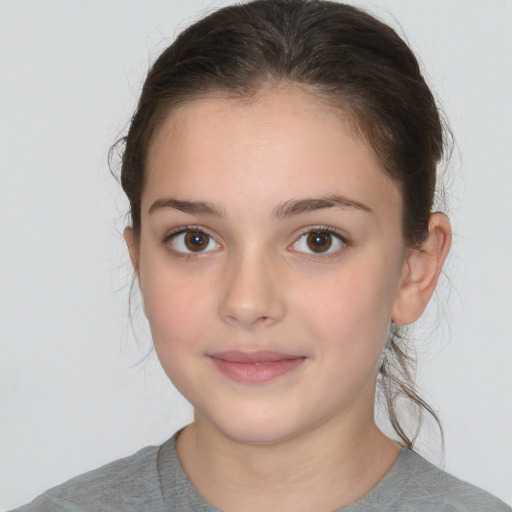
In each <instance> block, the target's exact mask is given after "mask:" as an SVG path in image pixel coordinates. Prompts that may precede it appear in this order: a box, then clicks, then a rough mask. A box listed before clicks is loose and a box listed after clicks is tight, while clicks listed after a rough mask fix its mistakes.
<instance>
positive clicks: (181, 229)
mask: <svg viewBox="0 0 512 512" xmlns="http://www.w3.org/2000/svg"><path fill="white" fill-rule="evenodd" d="M190 232H195V233H204V234H205V235H206V236H208V237H209V238H210V239H211V240H213V242H214V243H215V244H216V245H217V248H216V249H218V248H220V247H221V244H220V243H219V242H218V241H217V237H216V236H214V235H213V234H211V232H210V231H209V230H208V229H207V228H205V227H203V226H198V225H196V224H193V225H184V226H177V227H175V228H172V229H170V230H169V231H167V232H166V233H165V235H164V236H163V237H162V243H163V244H164V245H166V244H168V243H169V242H170V241H171V240H173V239H174V238H176V237H177V236H178V235H181V234H185V233H190ZM172 250H173V251H174V252H175V253H176V254H178V255H180V256H185V257H189V256H200V255H202V254H206V253H209V252H213V249H210V250H207V251H206V250H203V251H197V252H196V251H190V252H188V251H180V250H178V249H176V248H175V247H172Z"/></svg>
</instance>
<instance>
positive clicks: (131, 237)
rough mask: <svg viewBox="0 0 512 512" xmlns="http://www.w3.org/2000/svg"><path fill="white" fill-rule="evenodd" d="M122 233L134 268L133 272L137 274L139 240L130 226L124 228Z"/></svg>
mask: <svg viewBox="0 0 512 512" xmlns="http://www.w3.org/2000/svg"><path fill="white" fill-rule="evenodd" d="M123 235H124V239H125V242H126V245H127V247H128V252H129V254H130V260H131V262H132V265H133V269H134V270H135V273H136V274H137V275H139V242H138V240H137V237H136V236H135V232H134V231H133V228H131V227H126V228H124V232H123Z"/></svg>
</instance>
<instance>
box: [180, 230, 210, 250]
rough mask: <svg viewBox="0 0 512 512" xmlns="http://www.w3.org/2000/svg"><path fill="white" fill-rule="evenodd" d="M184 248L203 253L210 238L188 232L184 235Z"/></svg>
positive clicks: (204, 234)
mask: <svg viewBox="0 0 512 512" xmlns="http://www.w3.org/2000/svg"><path fill="white" fill-rule="evenodd" d="M183 241H184V243H185V247H186V248H187V249H188V250H189V251H192V252H198V251H203V250H204V249H206V247H208V242H209V241H210V237H209V236H208V235H207V234H206V233H200V232H195V233H192V232H189V233H185V238H184V240H183Z"/></svg>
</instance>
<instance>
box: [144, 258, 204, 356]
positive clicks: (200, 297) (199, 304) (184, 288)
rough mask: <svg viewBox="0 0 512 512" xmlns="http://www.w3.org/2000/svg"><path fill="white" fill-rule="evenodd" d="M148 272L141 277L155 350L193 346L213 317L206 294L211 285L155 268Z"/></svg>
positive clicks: (145, 307) (152, 267) (151, 267)
mask: <svg viewBox="0 0 512 512" xmlns="http://www.w3.org/2000/svg"><path fill="white" fill-rule="evenodd" d="M149 268H150V269H151V270H150V271H147V272H145V273H144V275H142V279H141V289H142V296H143V300H144V310H145V313H146V316H147V318H148V321H149V324H150V327H151V332H152V335H153V342H154V344H155V348H156V349H157V351H158V350H159V349H160V348H165V347H166V346H171V345H175V344H179V345H182V343H181V342H182V341H183V340H186V341H187V343H189V342H193V341H194V339H197V337H198V330H199V328H200V326H204V322H203V321H204V320H205V319H206V317H207V316H208V314H210V315H211V311H212V304H211V299H210V295H209V294H207V293H205V292H204V290H205V289H208V285H207V284H206V283H199V284H198V283H196V282H192V281H191V280H190V279H187V278H186V277H184V276H183V275H177V274H175V273H170V272H169V271H168V270H167V272H160V271H159V269H158V267H157V266H156V265H155V266H149ZM203 285H204V286H203Z"/></svg>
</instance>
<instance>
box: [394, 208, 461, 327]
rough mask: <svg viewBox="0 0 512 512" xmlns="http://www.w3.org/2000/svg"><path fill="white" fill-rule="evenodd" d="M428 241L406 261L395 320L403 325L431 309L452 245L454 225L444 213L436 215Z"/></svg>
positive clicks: (433, 216)
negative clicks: (431, 302)
mask: <svg viewBox="0 0 512 512" xmlns="http://www.w3.org/2000/svg"><path fill="white" fill-rule="evenodd" d="M428 232H429V235H428V238H427V239H426V240H425V242H423V243H422V244H421V247H418V248H412V249H410V250H409V253H408V255H407V258H406V261H405V262H404V269H403V274H402V278H401V282H400V287H399V289H398V293H397V297H396V301H395V305H394V308H393V313H392V320H393V322H395V323H396V324H399V325H408V324H412V323H413V322H415V321H416V320H417V319H418V318H419V317H420V316H421V315H422V313H423V311H424V310H425V308H426V307H427V304H428V301H429V300H430V297H431V296H432V294H433V293H434V290H435V287H436V284H437V281H438V279H439V275H440V274H441V270H442V268H443V264H444V262H445V260H446V257H447V255H448V252H449V250H450V245H451V238H452V232H451V226H450V221H449V220H448V217H446V215H444V214H443V213H433V214H432V215H431V216H430V220H429V229H428Z"/></svg>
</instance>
